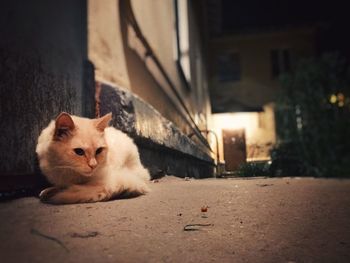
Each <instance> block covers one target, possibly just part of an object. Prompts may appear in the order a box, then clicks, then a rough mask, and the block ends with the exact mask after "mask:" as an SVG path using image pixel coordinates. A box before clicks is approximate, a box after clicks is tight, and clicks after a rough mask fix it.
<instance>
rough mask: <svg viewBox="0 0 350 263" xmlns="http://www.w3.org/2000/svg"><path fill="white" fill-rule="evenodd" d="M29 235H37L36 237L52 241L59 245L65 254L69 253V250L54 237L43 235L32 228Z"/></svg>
mask: <svg viewBox="0 0 350 263" xmlns="http://www.w3.org/2000/svg"><path fill="white" fill-rule="evenodd" d="M30 233H31V234H33V235H37V236H40V237H43V238H46V239H49V240H52V241H54V242H56V243H57V244H59V245H60V246H61V247H62V248H63V249H64V250H65V251H66V252H69V249H68V248H67V247H66V246H65V245H64V244H63V242H62V241H61V240H59V239H57V238H55V237H52V236H48V235H45V234H43V233H41V232H39V231H38V230H36V229H34V228H32V229H31V230H30Z"/></svg>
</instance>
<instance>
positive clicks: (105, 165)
mask: <svg viewBox="0 0 350 263" xmlns="http://www.w3.org/2000/svg"><path fill="white" fill-rule="evenodd" d="M111 118H112V114H111V113H110V114H107V115H105V116H103V117H102V118H99V119H87V118H81V117H77V116H73V115H69V114H68V113H61V114H60V115H59V116H58V117H57V118H56V120H54V121H51V123H50V124H49V125H48V126H47V127H46V128H45V129H44V130H43V131H42V132H41V134H40V136H39V138H38V144H37V147H36V153H37V155H38V159H39V164H40V168H41V171H42V172H43V174H44V175H45V176H46V178H47V179H48V180H49V182H50V183H52V184H53V187H50V188H47V189H45V190H43V191H42V192H41V193H40V199H41V200H42V201H44V202H49V203H54V204H67V203H84V202H98V201H106V200H109V199H111V198H113V197H116V196H118V195H120V194H132V195H134V194H136V195H138V194H144V193H146V192H148V191H149V188H148V185H147V181H149V179H150V176H149V173H148V171H147V170H146V169H145V168H144V167H143V166H142V164H141V162H140V158H139V153H138V150H137V147H136V145H135V144H134V142H133V141H132V139H131V138H130V137H128V136H127V135H126V134H125V133H123V132H121V131H119V130H117V129H115V128H113V127H108V123H109V121H110V120H111Z"/></svg>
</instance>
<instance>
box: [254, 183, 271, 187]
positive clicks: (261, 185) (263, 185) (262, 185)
mask: <svg viewBox="0 0 350 263" xmlns="http://www.w3.org/2000/svg"><path fill="white" fill-rule="evenodd" d="M256 185H257V186H260V187H266V186H272V185H273V184H256Z"/></svg>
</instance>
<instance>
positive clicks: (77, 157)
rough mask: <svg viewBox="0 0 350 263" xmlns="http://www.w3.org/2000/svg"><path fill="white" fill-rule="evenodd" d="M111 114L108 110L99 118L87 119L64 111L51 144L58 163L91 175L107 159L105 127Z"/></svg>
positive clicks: (57, 122)
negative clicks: (107, 112)
mask: <svg viewBox="0 0 350 263" xmlns="http://www.w3.org/2000/svg"><path fill="white" fill-rule="evenodd" d="M111 117H112V115H111V114H107V115H105V116H104V117H102V118H99V119H86V118H79V117H76V116H70V115H69V114H67V113H61V114H60V115H59V116H58V117H57V119H56V122H55V133H54V137H53V142H52V144H51V153H52V155H53V156H52V158H54V162H55V165H57V167H62V168H63V169H69V170H74V171H75V172H77V173H79V174H80V175H83V176H92V175H93V174H94V172H95V171H96V170H97V169H98V168H99V167H101V166H102V165H103V164H104V163H105V162H106V158H107V151H108V148H107V145H106V142H105V139H104V129H105V128H106V127H107V126H108V123H109V121H110V120H111ZM52 158H51V160H53V159H52Z"/></svg>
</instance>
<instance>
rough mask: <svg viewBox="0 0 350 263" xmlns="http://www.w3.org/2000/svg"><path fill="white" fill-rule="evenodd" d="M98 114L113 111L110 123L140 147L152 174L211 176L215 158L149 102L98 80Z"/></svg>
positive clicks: (142, 157)
mask: <svg viewBox="0 0 350 263" xmlns="http://www.w3.org/2000/svg"><path fill="white" fill-rule="evenodd" d="M96 103H97V105H96V109H97V114H98V115H101V116H102V115H104V114H107V113H109V112H112V113H113V120H112V125H113V126H114V127H116V128H117V129H120V130H122V131H123V132H126V133H128V134H129V135H130V136H131V137H132V138H133V139H134V141H135V143H136V144H137V145H138V147H139V151H140V155H141V161H142V162H143V164H144V165H145V166H146V167H147V168H148V169H149V170H150V172H151V174H152V177H153V178H156V177H160V176H162V175H164V174H171V175H175V176H179V177H195V178H205V177H213V174H214V165H215V164H214V160H213V159H212V158H211V157H210V156H209V151H208V152H206V151H205V149H204V147H203V148H202V147H200V146H199V145H197V144H196V143H195V142H194V141H192V140H191V139H190V138H188V137H187V136H186V135H185V134H183V133H182V132H181V131H180V130H179V129H178V128H177V127H176V126H175V125H174V124H173V123H172V122H170V121H168V120H167V119H165V118H164V117H163V116H162V115H161V114H160V113H159V112H158V111H157V110H156V109H154V108H153V107H152V106H151V105H149V104H147V103H146V102H144V101H143V100H142V99H140V98H138V97H137V96H136V95H134V94H132V93H131V92H129V91H127V90H123V89H120V88H118V87H115V86H111V85H109V84H104V83H97V85H96Z"/></svg>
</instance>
